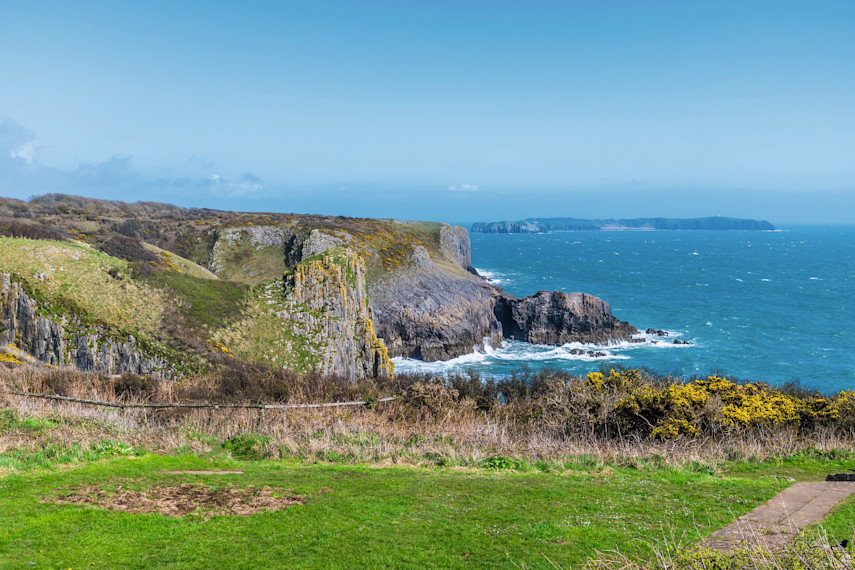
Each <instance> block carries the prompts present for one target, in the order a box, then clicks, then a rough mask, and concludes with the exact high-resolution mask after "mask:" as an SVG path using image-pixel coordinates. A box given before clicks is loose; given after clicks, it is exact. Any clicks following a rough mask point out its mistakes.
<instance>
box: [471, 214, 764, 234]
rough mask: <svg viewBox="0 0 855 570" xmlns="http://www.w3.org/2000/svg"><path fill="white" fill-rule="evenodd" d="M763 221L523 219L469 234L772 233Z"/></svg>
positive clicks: (478, 226) (483, 225)
mask: <svg viewBox="0 0 855 570" xmlns="http://www.w3.org/2000/svg"><path fill="white" fill-rule="evenodd" d="M774 229H775V226H773V225H772V224H770V223H769V222H767V221H766V220H746V219H740V218H725V217H722V216H713V217H708V218H632V219H623V218H622V219H614V218H611V219H608V220H586V219H583V218H526V219H524V220H519V221H516V222H512V221H503V222H476V223H474V224H472V227H471V231H473V232H476V233H482V234H537V233H544V232H574V231H597V230H767V231H768V230H774Z"/></svg>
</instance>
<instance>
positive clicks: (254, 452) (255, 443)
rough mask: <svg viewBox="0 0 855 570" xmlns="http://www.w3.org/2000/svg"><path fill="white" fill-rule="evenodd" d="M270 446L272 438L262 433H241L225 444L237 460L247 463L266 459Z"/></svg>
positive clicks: (224, 446)
mask: <svg viewBox="0 0 855 570" xmlns="http://www.w3.org/2000/svg"><path fill="white" fill-rule="evenodd" d="M269 446H270V437H269V436H266V435H263V434H260V433H240V434H237V435H235V436H233V437H230V438H229V439H227V440H226V441H224V442H223V448H225V449H227V450H229V451H230V452H231V454H232V456H233V457H234V458H235V459H243V460H246V461H252V460H258V459H264V458H266V457H267V455H268V448H269Z"/></svg>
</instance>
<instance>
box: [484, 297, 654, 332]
mask: <svg viewBox="0 0 855 570" xmlns="http://www.w3.org/2000/svg"><path fill="white" fill-rule="evenodd" d="M495 314H496V319H497V320H498V321H499V323H501V325H502V333H503V335H504V336H505V338H512V339H516V340H522V341H525V342H530V343H533V344H554V345H559V344H566V343H568V342H584V343H605V342H609V341H612V340H618V339H624V338H627V337H629V336H631V335H632V334H634V333H636V332H637V330H636V328H635V327H634V326H632V325H630V324H628V323H625V322H623V321H619V320H618V319H616V318H615V317H614V316H612V311H611V307H609V304H608V303H607V302H605V301H603V300H602V299H600V298H598V297H594V296H593V295H588V294H586V293H563V292H561V291H539V292H538V293H536V294H534V295H531V296H529V297H525V298H523V299H519V298H517V297H514V296H512V295H508V294H507V293H501V294H500V295H499V296H498V298H497V300H496V308H495Z"/></svg>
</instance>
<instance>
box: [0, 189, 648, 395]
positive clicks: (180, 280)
mask: <svg viewBox="0 0 855 570" xmlns="http://www.w3.org/2000/svg"><path fill="white" fill-rule="evenodd" d="M0 236H2V237H0V331H2V333H0V334H2V335H3V337H4V338H3V339H2V340H3V342H2V343H0V344H2V345H3V346H4V347H6V348H4V350H16V351H19V352H20V353H21V354H22V355H24V357H25V358H29V359H30V360H31V361H32V362H33V363H34V364H43V365H48V366H62V365H74V366H75V367H77V368H79V369H81V370H100V371H105V372H108V373H111V374H120V373H123V372H133V373H136V374H159V375H164V376H169V377H173V376H175V377H177V376H180V375H183V374H187V373H194V372H199V371H204V370H207V369H209V368H210V367H212V366H213V367H216V366H218V363H221V362H223V361H225V362H232V361H238V362H247V363H251V364H258V365H264V366H269V367H273V368H285V369H289V370H294V371H297V372H307V371H316V372H321V373H334V374H342V375H344V376H346V377H349V378H352V379H356V378H359V377H382V376H388V375H391V374H393V368H394V366H393V364H392V362H391V360H390V359H391V358H393V357H395V356H406V357H411V358H418V359H422V360H427V361H432V360H445V359H449V358H453V357H456V356H460V355H463V354H467V353H470V352H472V351H473V350H475V348H476V347H480V346H483V343H484V341H485V339H487V340H488V341H489V342H491V343H492V344H493V345H494V346H498V345H499V344H501V341H502V339H503V338H506V337H507V338H515V339H517V340H525V341H529V342H536V343H544V344H563V343H566V342H572V341H578V342H609V341H612V340H621V339H626V338H629V337H630V336H631V335H632V334H634V333H635V332H637V331H636V329H635V327H633V326H632V325H630V324H628V323H625V322H622V321H619V320H617V319H616V318H615V317H613V316H612V314H611V308H610V307H609V304H608V303H607V302H606V301H604V300H602V299H599V298H597V297H594V296H592V295H588V294H585V293H578V292H576V293H564V292H547V291H541V292H538V293H536V294H534V295H531V296H529V297H525V298H517V297H514V296H512V295H509V294H507V293H505V292H504V291H502V290H501V289H500V288H498V287H495V286H493V285H491V284H490V283H488V281H487V280H486V279H484V278H482V277H481V276H479V275H478V274H477V272H476V271H475V270H474V269H473V268H472V262H471V253H470V245H469V235H468V233H467V231H466V229H465V228H463V227H460V226H451V225H448V224H443V223H434V222H417V221H404V220H390V219H368V218H346V217H342V216H319V215H299V214H281V213H246V212H228V211H217V210H208V209H187V208H181V207H177V206H172V205H169V204H160V203H151V202H137V203H134V204H128V203H124V202H117V201H102V200H96V199H90V198H83V197H77V196H67V195H58V194H48V195H45V196H41V197H37V198H33V199H31V200H30V201H28V202H24V201H20V200H14V199H2V200H0Z"/></svg>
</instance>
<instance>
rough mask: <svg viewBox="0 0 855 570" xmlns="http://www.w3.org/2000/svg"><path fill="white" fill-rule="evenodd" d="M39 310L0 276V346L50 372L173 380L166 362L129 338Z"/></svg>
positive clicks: (19, 289)
mask: <svg viewBox="0 0 855 570" xmlns="http://www.w3.org/2000/svg"><path fill="white" fill-rule="evenodd" d="M38 309H39V307H38V304H37V303H36V302H35V301H34V300H33V299H32V298H30V297H29V296H28V295H27V293H26V292H24V290H23V288H22V287H21V286H20V284H19V283H16V282H14V281H12V280H11V279H10V275H9V274H8V273H0V346H6V345H12V347H13V348H17V349H20V350H23V351H24V352H26V353H28V354H30V355H32V356H33V357H35V358H36V359H37V360H38V361H40V362H42V363H44V364H46V365H50V366H63V365H73V366H76V367H77V368H79V369H81V370H97V371H103V372H107V373H109V374H120V373H122V372H134V373H136V374H162V375H166V376H170V375H172V374H174V372H175V367H174V366H173V365H172V364H170V363H169V362H168V361H167V360H166V359H165V358H163V357H158V356H155V355H151V354H147V353H146V351H145V350H143V349H142V348H141V347H140V346H138V344H137V342H136V339H135V338H134V337H133V335H126V336H124V337H123V338H117V337H115V336H113V335H110V334H109V332H108V331H107V330H105V329H104V328H103V327H87V326H84V325H82V324H81V323H79V322H76V321H75V320H74V319H61V320H59V321H58V320H54V319H50V318H47V317H43V316H39V314H38Z"/></svg>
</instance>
